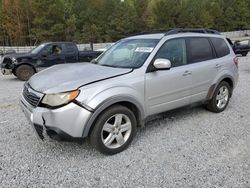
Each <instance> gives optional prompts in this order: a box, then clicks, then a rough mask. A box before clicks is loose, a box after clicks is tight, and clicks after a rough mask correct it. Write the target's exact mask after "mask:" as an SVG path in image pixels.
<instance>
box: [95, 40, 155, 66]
mask: <svg viewBox="0 0 250 188" xmlns="http://www.w3.org/2000/svg"><path fill="white" fill-rule="evenodd" d="M158 42H159V40H158V39H125V40H121V41H120V42H118V43H116V44H115V45H114V46H112V47H111V48H110V49H108V50H107V51H106V52H104V53H103V54H102V55H101V56H100V57H98V58H97V59H96V60H95V61H93V63H96V64H99V65H102V66H109V67H117V68H139V67H141V66H142V65H143V64H144V62H145V61H146V59H147V58H148V56H149V55H150V54H151V52H152V51H153V49H154V48H155V46H156V45H157V43H158Z"/></svg>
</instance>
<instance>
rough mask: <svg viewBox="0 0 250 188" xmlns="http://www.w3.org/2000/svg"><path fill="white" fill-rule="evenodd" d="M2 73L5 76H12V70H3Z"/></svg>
mask: <svg viewBox="0 0 250 188" xmlns="http://www.w3.org/2000/svg"><path fill="white" fill-rule="evenodd" d="M1 72H2V74H3V75H10V74H12V69H5V68H1Z"/></svg>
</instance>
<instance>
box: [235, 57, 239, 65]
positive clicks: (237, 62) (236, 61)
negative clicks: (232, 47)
mask: <svg viewBox="0 0 250 188" xmlns="http://www.w3.org/2000/svg"><path fill="white" fill-rule="evenodd" d="M234 64H235V65H236V67H238V64H239V58H238V57H235V58H234Z"/></svg>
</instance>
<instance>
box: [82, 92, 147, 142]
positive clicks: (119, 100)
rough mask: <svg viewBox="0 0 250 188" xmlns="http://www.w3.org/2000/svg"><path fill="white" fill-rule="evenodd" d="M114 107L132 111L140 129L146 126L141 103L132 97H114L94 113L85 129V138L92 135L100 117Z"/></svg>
mask: <svg viewBox="0 0 250 188" xmlns="http://www.w3.org/2000/svg"><path fill="white" fill-rule="evenodd" d="M114 105H122V106H125V107H127V108H128V109H130V110H131V111H132V112H133V113H134V115H135V117H136V121H137V126H139V127H142V126H144V118H145V113H144V109H143V107H142V106H141V105H140V103H139V102H137V101H136V100H135V99H133V98H131V97H122V96H119V97H113V98H111V99H108V100H106V101H104V102H103V103H101V104H100V105H99V106H98V107H97V108H96V110H95V111H94V112H93V114H92V116H91V117H90V119H89V120H88V122H87V124H86V125H85V127H84V129H83V137H87V136H88V135H89V134H90V132H91V130H92V128H93V127H94V124H95V121H96V119H97V118H98V116H99V115H101V113H102V112H103V111H104V110H106V109H107V108H110V107H112V106H114Z"/></svg>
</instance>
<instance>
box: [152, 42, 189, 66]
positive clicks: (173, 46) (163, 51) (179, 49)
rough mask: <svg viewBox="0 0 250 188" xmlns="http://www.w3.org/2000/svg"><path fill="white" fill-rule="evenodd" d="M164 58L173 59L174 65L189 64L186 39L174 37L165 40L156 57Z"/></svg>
mask: <svg viewBox="0 0 250 188" xmlns="http://www.w3.org/2000/svg"><path fill="white" fill-rule="evenodd" d="M158 58H163V59H168V60H170V61H171V66H172V67H178V66H182V65H186V64H187V55H186V43H185V39H172V40H169V41H167V42H165V43H164V44H163V45H162V47H161V48H160V50H159V51H158V52H157V54H156V56H155V59H158Z"/></svg>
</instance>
